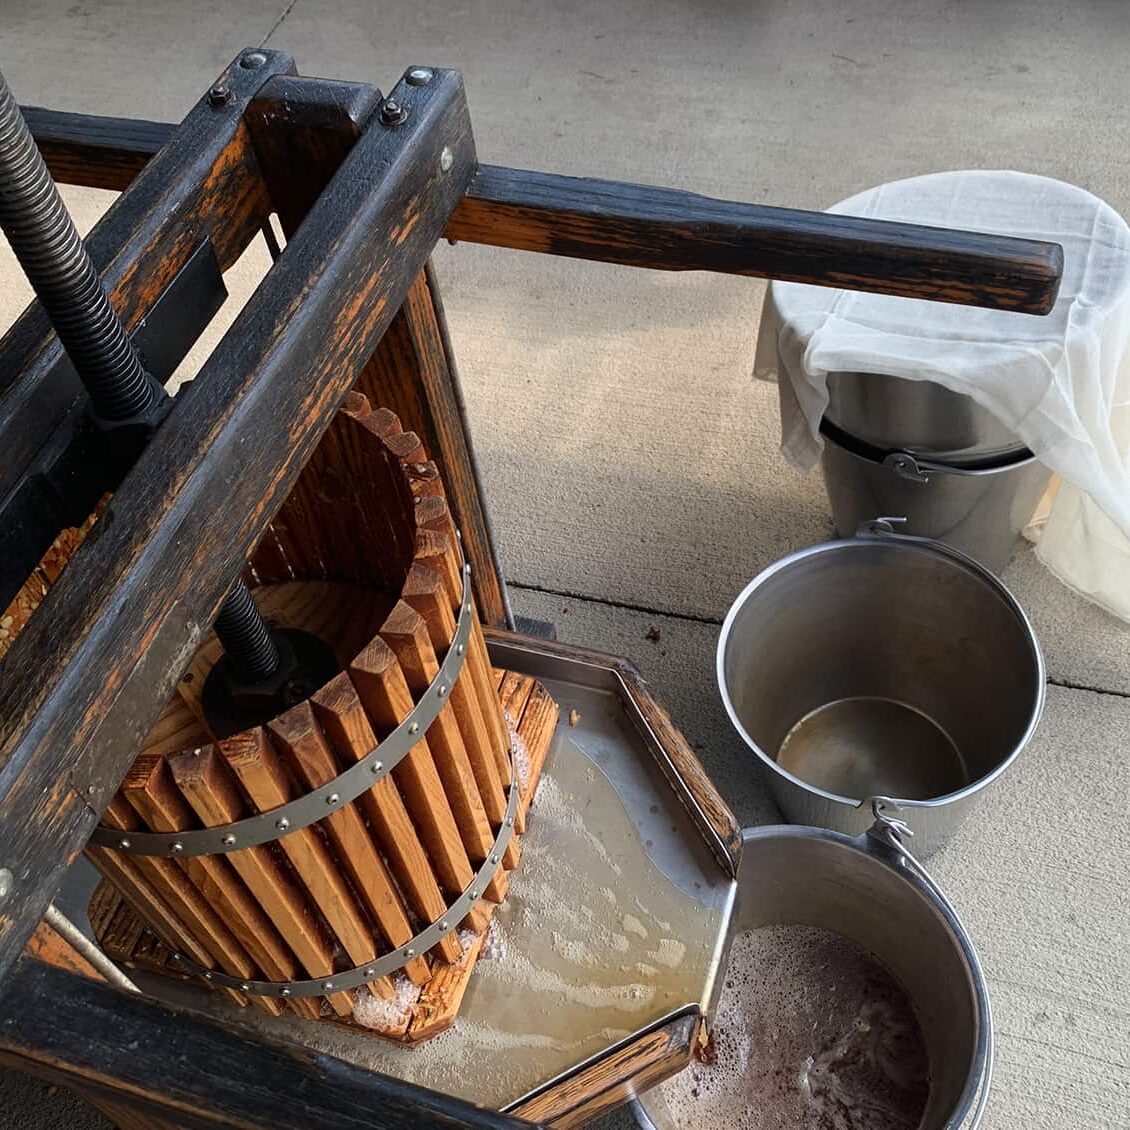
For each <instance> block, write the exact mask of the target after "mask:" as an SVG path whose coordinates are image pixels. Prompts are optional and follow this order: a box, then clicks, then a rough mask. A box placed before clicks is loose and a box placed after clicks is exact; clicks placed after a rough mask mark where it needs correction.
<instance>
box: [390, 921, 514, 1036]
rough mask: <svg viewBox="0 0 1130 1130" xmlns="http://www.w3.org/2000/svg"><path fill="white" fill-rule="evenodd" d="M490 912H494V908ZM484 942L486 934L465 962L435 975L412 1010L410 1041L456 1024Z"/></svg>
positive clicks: (448, 967)
mask: <svg viewBox="0 0 1130 1130" xmlns="http://www.w3.org/2000/svg"><path fill="white" fill-rule="evenodd" d="M491 909H492V910H493V907H492V908H491ZM484 941H486V934H485V932H482V933H479V935H478V936H477V937H476V938H475V940H474V941H473V942H472V943H471V945H470V946H469V947H468V950H467V953H466V955H465V956H464V958H463V960H462V961H460V962H458V963H457V964H455V965H448V966H445V967H444V968H442V969H440V970H439V971H438V972H437V973H436V976H435V978H434V979H433V980H432V983H431V984H430V985H429V986H428V991H427V993H426V994H424V995H422V996H421V998H420V1000H419V1001H418V1002H417V1004H416V1007H415V1009H414V1010H413V1016H412V1025H411V1028H410V1029H409V1038H410V1039H412V1040H426V1039H428V1038H429V1037H431V1036H437V1035H439V1033H440V1032H444V1031H446V1030H447V1029H448V1028H450V1027H451V1026H452V1024H454V1023H455V1017H456V1015H457V1014H458V1012H459V1006H460V1005H461V1004H462V1003H463V996H464V994H465V993H466V992H467V986H468V985H469V984H470V983H471V978H470V976H469V972H470V969H471V968H472V967H473V966H474V964H475V962H476V961H477V960H478V957H479V953H480V952H481V950H482V948H483V942H484Z"/></svg>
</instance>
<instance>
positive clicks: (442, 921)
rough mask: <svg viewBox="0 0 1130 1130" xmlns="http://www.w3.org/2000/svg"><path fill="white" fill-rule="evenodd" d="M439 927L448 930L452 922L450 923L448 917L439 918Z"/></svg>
mask: <svg viewBox="0 0 1130 1130" xmlns="http://www.w3.org/2000/svg"><path fill="white" fill-rule="evenodd" d="M439 928H440V929H441V930H447V929H449V928H450V924H449V923H448V921H447V919H446V918H441V919H440V920H439Z"/></svg>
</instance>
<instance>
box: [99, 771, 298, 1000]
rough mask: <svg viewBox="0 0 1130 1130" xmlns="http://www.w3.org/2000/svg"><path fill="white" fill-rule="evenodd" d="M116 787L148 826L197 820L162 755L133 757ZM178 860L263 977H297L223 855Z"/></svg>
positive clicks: (177, 828)
mask: <svg viewBox="0 0 1130 1130" xmlns="http://www.w3.org/2000/svg"><path fill="white" fill-rule="evenodd" d="M121 793H122V795H123V796H124V797H125V798H126V800H127V801H129V803H130V804H131V805H132V806H133V808H134V811H136V812H137V814H138V815H139V816H140V817H141V818H142V819H143V820H144V821H145V823H146V824H147V825H148V827H149V828H150V829H151V830H152V831H154V832H183V831H186V830H188V829H189V828H193V827H196V826H197V821H196V818H195V814H194V813H193V811H192V809H191V807H189V805H188V802H187V801H185V799H184V797H182V796H181V795H180V793H179V792H177V788H176V785H175V784H174V782H173V779H172V775H171V774H170V772H169V767H168V765H167V764H166V763H165V759H164V758H163V757H155V756H153V755H152V754H150V755H143V756H141V757H139V758H138V759H137V761H135V762H134V764H133V768H132V769H131V770H130V771H129V773H128V774H126V779H125V780H124V781H123V782H122V786H121ZM179 863H180V866H181V868H182V869H183V870H184V873H185V875H187V877H188V879H189V881H190V882H192V883H193V884H194V885H195V886H196V888H197V889H198V890H199V891H200V893H201V894H202V895H203V897H204V898H205V899H206V900H207V901H208V902H209V904H210V905H212V906H214V907H215V908H216V910H217V911H218V912H219V913H220V916H221V917H222V918H223V920H224V922H225V923H226V924H227V925H228V926H229V927H230V928H231V930H232V932H233V933H234V934H235V935H236V937H237V938H239V940H240V942H242V943H243V945H244V947H245V948H246V950H247V952H248V954H249V955H250V956H251V958H252V959H253V960H254V961H255V962H256V964H257V965H258V966H259V969H260V971H261V976H262V978H263V979H264V980H267V981H293V980H295V979H296V978H297V977H298V975H299V973H298V964H297V962H296V961H295V959H294V955H293V954H292V953H291V952H290V950H289V949H287V946H286V943H285V942H284V941H283V939H282V937H281V936H280V935H279V933H278V931H277V930H276V929H275V928H274V926H273V925H272V923H271V920H270V919H269V918H268V917H267V915H266V914H265V913H264V911H263V908H262V907H260V906H259V904H258V903H257V902H256V901H255V899H254V898H252V896H251V894H250V892H249V891H248V890H247V888H246V887H245V886H244V885H243V882H242V881H241V880H240V878H239V876H238V875H237V874H236V873H235V872H234V871H233V870H232V867H231V864H230V863H229V862H228V861H227V860H226V859H224V858H223V857H222V856H211V855H200V856H191V857H190V858H188V859H184V860H180V861H179ZM255 1000H256V1003H261V1004H264V1005H266V1006H268V1009H269V1011H273V1012H281V1011H282V1007H281V1005H280V1002H279V1001H277V1000H275V999H273V998H261V997H260V998H255ZM293 1003H294V1005H296V1006H300V1007H298V1008H297V1011H299V1012H303V1013H305V1014H306V1015H312V1016H317V1015H318V1012H319V1010H318V1008H317V1006H316V1005H315V1004H314V1003H313V1002H311V1001H307V1000H302V1001H294V1002H293Z"/></svg>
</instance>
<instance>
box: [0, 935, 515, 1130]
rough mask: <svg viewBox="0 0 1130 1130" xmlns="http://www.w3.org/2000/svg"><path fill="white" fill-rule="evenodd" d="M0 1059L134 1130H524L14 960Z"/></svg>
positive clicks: (3, 1003) (1, 998)
mask: <svg viewBox="0 0 1130 1130" xmlns="http://www.w3.org/2000/svg"><path fill="white" fill-rule="evenodd" d="M0 1060H3V1061H4V1062H6V1063H7V1064H9V1065H10V1066H13V1067H17V1068H19V1069H21V1070H23V1071H27V1072H29V1073H31V1074H34V1075H39V1076H41V1077H43V1078H46V1079H49V1080H51V1081H52V1082H55V1083H61V1084H63V1085H64V1086H68V1087H74V1088H75V1089H77V1090H79V1091H80V1092H81V1093H83V1094H84V1095H86V1096H89V1097H90V1098H91V1099H93V1100H94V1101H95V1102H96V1103H98V1102H99V1100H102V1102H105V1103H106V1104H107V1105H108V1106H109V1107H110V1108H111V1109H112V1110H114V1112H115V1113H117V1110H120V1109H122V1108H124V1109H125V1110H126V1111H130V1112H135V1113H136V1114H138V1115H139V1116H140V1118H139V1120H138V1123H137V1124H138V1125H146V1126H152V1125H154V1121H153V1120H154V1119H157V1120H159V1124H160V1125H161V1126H167V1127H174V1126H175V1127H185V1128H192V1130H215V1128H216V1127H235V1128H240V1130H252V1128H256V1130H258V1128H262V1130H309V1128H310V1127H312V1126H333V1127H334V1130H409V1128H411V1130H424V1128H430V1127H437V1128H443V1127H470V1128H481V1130H528V1128H529V1127H530V1125H531V1123H529V1122H523V1121H521V1120H520V1119H517V1118H513V1117H509V1116H507V1115H502V1114H497V1113H495V1112H493V1111H488V1110H483V1109H480V1108H479V1107H475V1106H472V1105H471V1104H470V1103H467V1102H463V1101H462V1100H460V1099H454V1098H451V1097H450V1096H448V1095H441V1094H437V1093H436V1092H434V1091H427V1090H425V1089H423V1088H422V1087H418V1086H415V1085H414V1084H412V1083H407V1082H404V1081H403V1080H400V1079H394V1078H392V1077H390V1076H387V1075H380V1074H377V1073H376V1072H372V1071H366V1070H364V1069H363V1068H360V1067H356V1066H354V1065H353V1064H350V1063H346V1062H345V1061H344V1060H340V1059H336V1058H334V1057H333V1056H329V1055H325V1054H323V1053H321V1052H316V1051H313V1050H311V1049H309V1048H305V1047H300V1046H299V1045H297V1044H289V1043H282V1042H280V1041H277V1040H272V1039H268V1038H266V1037H264V1036H260V1035H252V1034H250V1033H247V1032H243V1031H240V1029H238V1028H236V1027H233V1026H231V1025H228V1024H224V1023H222V1022H220V1021H217V1020H212V1019H209V1018H207V1017H204V1016H201V1015H199V1014H197V1013H194V1012H190V1011H187V1010H183V1009H174V1008H170V1007H169V1006H168V1005H165V1004H162V1003H160V1002H158V1001H156V1000H153V999H152V998H150V997H144V996H140V995H137V994H130V993H122V992H119V991H117V990H115V989H112V988H110V987H109V986H108V985H106V984H105V983H104V982H100V981H95V980H91V979H90V978H88V977H83V976H81V975H79V974H77V973H73V972H69V971H67V970H63V969H59V968H57V967H55V966H53V965H48V964H46V963H45V962H42V961H38V960H36V959H34V958H28V957H25V958H23V959H21V960H20V961H19V962H18V964H17V965H16V967H15V968H14V969H13V970H11V971H10V973H9V974H8V976H7V977H5V978H4V980H3V981H2V982H0Z"/></svg>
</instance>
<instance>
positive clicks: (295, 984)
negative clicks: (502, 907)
mask: <svg viewBox="0 0 1130 1130" xmlns="http://www.w3.org/2000/svg"><path fill="white" fill-rule="evenodd" d="M510 781H511V784H510V790H509V794H508V796H507V800H506V814H505V816H504V817H503V818H502V826H501V827H500V828H499V830H498V835H497V836H496V837H495V840H494V844H493V845H492V846H491V849H490V851H489V852H488V853H487V857H486V860H485V861H484V862H483V864H482V865H481V866H480V867H479V869H478V871H476V872H475V875H474V878H473V879H472V880H471V882H470V885H469V886H467V887H466V888H465V889H464V891H463V893H462V894H461V895H460V896H459V897H458V898H457V899H456V900H455V901H454V902H453V903H452V904H451V905H450V906H449V907H448V908H447V910H446V911H444V913H443V915H442V917H440V918H437V919H436V920H435V921H434V922H433V923H432V924H431V925H430V926H428V927H426V928H425V929H423V930H421V931H420V932H419V933H418V934H417V935H416V936H415V937H413V938H411V939H409V941H407V942H406V943H405V944H404V945H402V946H399V947H398V948H397V949H395V950H393V951H392V952H391V953H386V954H384V955H382V956H381V957H378V958H376V959H375V960H374V961H367V962H365V964H364V965H358V966H355V967H354V968H353V969H349V970H346V971H345V972H344V973H334V974H333V975H332V976H330V977H316V978H314V979H313V980H309V981H247V980H243V979H241V978H239V977H231V976H229V975H228V974H227V973H221V972H220V971H219V970H216V969H205V968H204V967H203V966H202V965H197V964H196V962H194V961H190V960H189V959H188V958H187V957H185V956H184V954H180V953H178V954H174V956H173V961H174V962H175V963H176V966H177V967H178V968H179V969H181V970H183V971H184V972H186V973H193V974H195V975H196V976H198V977H202V978H203V979H204V980H205V981H208V982H210V983H211V984H213V985H222V986H223V987H225V988H228V989H236V990H238V991H239V992H241V993H246V994H247V995H249V996H253V997H320V996H323V995H324V994H326V993H334V992H338V991H339V990H342V989H356V988H359V987H360V986H361V985H367V984H369V982H370V981H375V980H377V979H378V978H379V977H384V976H386V975H387V974H389V973H395V972H396V970H398V969H401V968H403V967H404V966H405V965H407V964H408V962H410V961H412V960H413V959H414V958H416V957H418V956H420V955H421V954H424V953H427V951H428V950H430V949H431V948H432V947H433V946H434V945H436V944H437V943H438V942H440V941H441V940H442V939H443V938H445V937H447V935H448V934H450V933H452V932H453V931H454V930H457V929H458V928H459V923H460V922H462V921H463V919H464V918H465V917H466V916H467V915H468V914H469V913H470V911H471V908H472V907H473V906H474V905H475V903H477V902H478V901H479V899H480V898H481V897H482V894H483V891H484V890H485V889H486V887H487V884H488V883H490V880H491V877H492V876H493V875H494V873H495V871H497V870H498V868H499V866H500V865H501V863H502V857H503V854H504V852H505V851H506V845H507V844H509V843H510V837H511V836H512V835H513V834H514V816H515V813H516V812H517V810H518V800H519V797H520V796H521V786H520V785H519V783H518V768H517V765H516V764H515V763H514V754H513V751H511V755H510Z"/></svg>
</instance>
